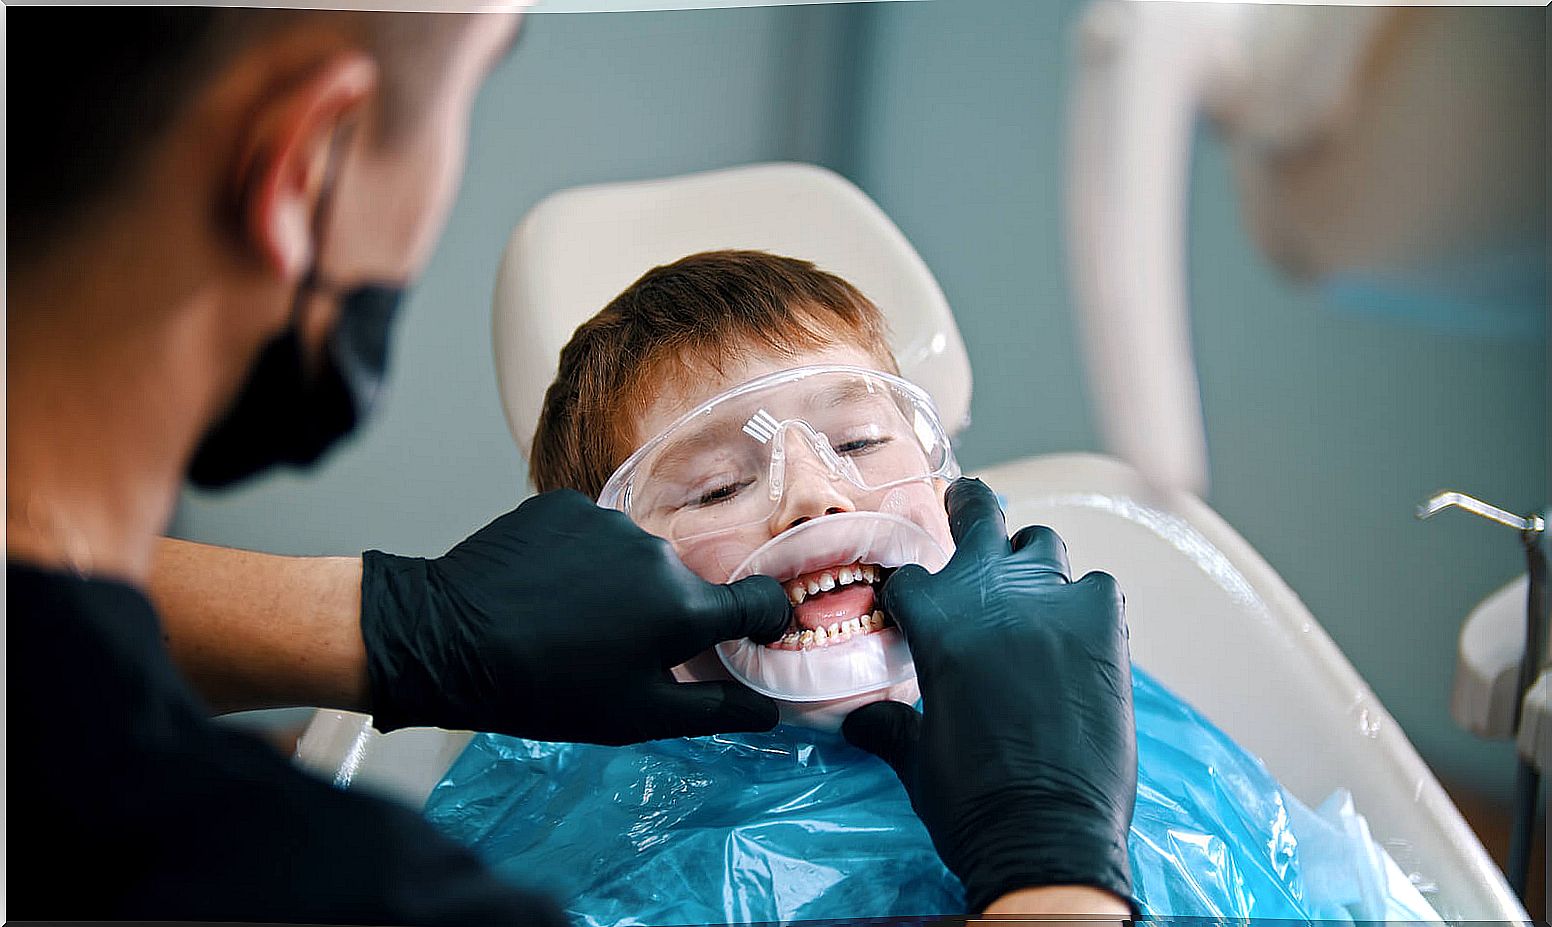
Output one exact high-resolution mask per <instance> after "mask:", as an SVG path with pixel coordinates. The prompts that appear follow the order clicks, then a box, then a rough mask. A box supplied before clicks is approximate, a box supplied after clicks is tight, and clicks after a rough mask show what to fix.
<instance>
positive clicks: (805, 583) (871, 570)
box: [784, 563, 878, 605]
mask: <svg viewBox="0 0 1552 927" xmlns="http://www.w3.org/2000/svg"><path fill="white" fill-rule="evenodd" d="M877 578H878V570H877V568H876V567H874V566H872V565H869V564H862V563H853V564H851V565H849V566H843V567H832V568H831V569H828V570H820V571H819V572H817V573H809V574H807V575H805V576H800V577H798V578H797V579H792V580H788V581H787V582H786V583H785V584H784V588H785V589H786V590H787V600H788V601H789V602H791V603H792V604H793V605H801V604H802V603H803V600H804V599H806V598H808V597H809V596H811V595H818V594H819V593H821V592H829V591H830V590H832V589H835V588H837V587H839V586H849V585H851V584H852V583H871V582H873V581H874V580H875V579H877Z"/></svg>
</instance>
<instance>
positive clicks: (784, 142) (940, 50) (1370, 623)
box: [175, 0, 1549, 793]
mask: <svg viewBox="0 0 1552 927" xmlns="http://www.w3.org/2000/svg"><path fill="white" fill-rule="evenodd" d="M1078 8H1079V4H1078V3H1076V2H1040V3H1031V2H1027V0H955V2H948V0H938V2H932V3H908V4H866V5H855V6H839V5H838V6H831V7H823V6H821V7H785V8H772V9H741V10H718V11H700V12H686V13H653V14H610V15H564V14H556V15H545V16H535V17H531V18H530V22H529V25H528V34H527V35H526V36H525V37H524V39H523V40H522V44H521V46H520V49H519V51H518V53H517V54H516V56H515V57H514V58H513V59H512V60H511V61H509V62H508V63H507V64H506V65H504V66H503V67H502V68H501V69H500V71H499V72H498V73H497V74H496V75H495V77H494V79H493V81H492V82H491V84H490V85H489V86H488V87H487V89H486V91H485V93H484V95H483V97H482V99H481V102H480V105H479V108H478V112H477V113H476V118H475V122H474V125H475V129H474V137H473V139H472V144H471V148H470V162H469V171H468V174H467V177H466V180H465V184H464V190H463V194H462V196H461V198H460V200H459V202H458V204H457V207H456V209H455V211H454V214H453V217H452V221H451V224H450V226H449V229H448V233H447V235H446V237H445V238H444V240H443V242H442V245H441V247H440V249H439V251H438V253H437V256H436V258H435V259H434V261H433V263H432V265H431V266H430V268H429V270H428V272H427V275H426V277H425V279H424V281H423V282H422V283H421V284H420V285H419V286H418V287H417V289H416V291H415V295H414V297H413V299H412V300H411V302H410V305H409V307H408V313H407V316H406V318H405V320H404V322H403V326H402V330H401V332H400V338H399V340H398V344H397V347H396V353H395V356H394V365H395V367H394V374H393V379H392V383H391V389H392V390H393V394H392V395H391V396H390V397H389V400H388V404H387V406H386V408H385V410H384V412H385V414H384V415H383V416H382V417H381V418H380V419H379V420H377V421H375V422H374V423H373V424H372V425H371V426H370V428H369V429H368V430H367V432H366V434H365V435H364V436H363V437H362V438H361V439H360V440H358V441H357V442H356V443H355V444H354V445H353V446H351V447H349V448H348V449H346V450H345V451H343V452H341V453H339V454H337V455H336V456H335V457H334V458H333V459H332V460H331V461H330V462H329V464H328V465H327V466H326V467H325V468H323V469H322V470H320V471H318V472H317V473H313V474H307V475H305V476H296V475H282V476H277V477H274V478H271V479H268V480H266V481H264V482H262V483H261V484H259V485H257V486H254V487H252V488H250V489H247V490H244V491H242V492H240V493H237V494H235V495H232V496H227V497H221V498H214V497H202V496H194V495H189V496H187V497H186V498H185V500H184V505H183V506H182V508H181V511H180V513H179V517H178V520H177V523H176V526H175V527H176V530H177V531H178V532H179V533H181V534H182V535H184V536H188V537H194V538H198V539H202V540H209V541H215V542H221V543H229V544H236V545H241V546H248V547H254V548H259V549H265V550H273V551H278V552H288V553H304V554H305V553H343V552H354V551H358V550H361V549H363V548H366V547H382V548H386V549H391V550H395V551H399V552H405V553H419V554H430V553H437V552H440V551H441V550H443V549H445V548H446V547H447V546H449V545H450V544H452V543H454V542H455V541H457V540H458V539H459V538H460V537H462V536H463V535H464V534H466V533H467V532H468V531H469V530H471V529H473V528H474V527H477V526H478V525H479V524H482V523H483V522H484V521H486V520H488V519H489V518H491V517H493V516H494V515H496V514H498V513H499V512H501V511H504V510H505V509H506V508H509V507H510V506H512V505H513V504H515V503H516V502H517V501H518V500H519V499H520V498H521V497H522V495H523V494H524V488H523V487H524V476H523V466H522V461H521V460H520V459H519V457H518V455H517V452H516V450H515V448H514V446H513V444H512V442H511V439H510V437H509V436H508V434H507V430H506V425H505V421H504V419H503V417H502V415H501V410H500V403H499V400H498V399H497V396H496V390H495V379H494V375H493V372H492V368H491V361H490V348H489V299H490V290H491V286H492V281H493V279H494V274H495V269H496V263H497V260H498V257H499V255H500V251H501V248H502V247H503V246H504V244H505V241H506V237H507V234H508V233H509V232H510V230H511V228H512V226H513V225H514V224H515V223H516V221H517V220H518V218H519V217H520V216H521V215H522V214H523V212H524V211H525V210H526V209H527V208H528V207H529V206H531V205H532V204H533V203H535V202H536V201H537V200H538V199H539V198H540V197H541V196H543V195H544V194H545V193H547V192H550V191H552V190H554V189H557V188H560V187H564V186H571V185H574V184H579V183H587V182H593V181H600V180H618V179H626V178H638V177H651V176H660V175H667V174H674V173H681V172H686V171H692V170H700V169H706V168H712V167H719V166H724V165H728V164H735V163H740V162H745V161H754V160H764V159H772V158H803V159H808V160H815V161H819V162H822V163H826V164H828V165H830V166H832V167H835V168H837V169H839V170H841V171H842V172H843V173H846V174H847V175H848V176H850V177H851V178H852V179H853V180H855V181H856V182H858V183H859V184H860V185H861V186H862V187H863V188H864V189H865V190H867V191H868V192H869V193H870V194H871V195H872V196H873V197H874V198H875V199H877V200H878V201H879V202H880V203H881V204H882V205H883V207H884V209H885V210H886V211H887V212H889V213H890V214H891V215H892V216H893V217H894V218H895V220H896V221H897V222H898V223H899V224H900V226H901V227H902V228H903V229H904V230H905V233H906V234H907V236H909V237H910V238H911V240H912V241H913V242H914V243H915V244H916V246H917V248H918V249H920V251H921V253H922V255H923V257H924V258H925V259H926V261H927V263H928V265H929V266H931V267H932V268H933V270H934V271H935V272H936V273H937V275H938V278H939V280H940V282H941V283H942V285H943V288H944V290H945V292H946V293H947V294H948V297H949V300H950V302H951V303H952V304H953V305H954V307H955V310H956V313H957V315H958V317H959V321H960V324H961V326H962V329H963V332H964V336H965V340H966V343H967V346H968V348H969V350H970V354H971V359H972V361H973V362H974V365H975V370H976V377H977V380H976V387H977V390H976V396H975V403H974V408H973V417H974V424H973V425H972V427H971V429H970V431H969V432H968V433H967V434H966V435H965V440H964V443H963V447H962V457H963V460H964V462H965V464H966V465H967V466H969V467H977V466H983V465H986V464H990V463H994V462H997V461H1001V460H1007V459H1010V458H1014V457H1019V456H1024V455H1029V454H1035V453H1042V452H1048V451H1061V450H1073V449H1098V444H1097V438H1096V430H1095V427H1094V424H1093V421H1092V419H1091V416H1090V414H1089V412H1088V407H1087V400H1086V397H1085V396H1084V391H1083V383H1082V374H1081V366H1080V359H1079V356H1078V352H1077V347H1076V343H1075V339H1074V332H1073V324H1072V320H1071V315H1070V306H1069V297H1068V292H1067V287H1066V281H1065V279H1064V275H1063V269H1062V255H1063V249H1062V244H1061V238H1060V234H1061V200H1060V192H1061V191H1060V178H1061V162H1060V160H1059V158H1060V151H1061V148H1060V146H1061V131H1062V127H1063V125H1064V107H1065V99H1066V90H1067V82H1066V74H1067V71H1068V66H1069V64H1070V61H1071V55H1070V51H1069V48H1068V45H1069V41H1068V40H1069V37H1070V29H1071V25H1072V21H1073V17H1074V14H1075V12H1076V10H1077V9H1078ZM1192 191H1193V192H1192V203H1191V216H1190V222H1191V225H1190V240H1191V282H1190V285H1191V297H1192V302H1193V308H1194V313H1195V325H1196V328H1195V340H1196V347H1197V352H1198V361H1199V366H1200V371H1201V379H1202V392H1203V402H1204V405H1205V411H1206V416H1207V423H1208V438H1209V441H1210V444H1211V449H1212V467H1213V474H1212V478H1213V485H1212V490H1211V496H1210V501H1211V502H1212V504H1213V505H1214V507H1215V508H1216V509H1217V510H1218V511H1219V512H1220V513H1221V514H1222V515H1223V516H1224V517H1225V518H1226V519H1227V520H1228V521H1229V523H1230V524H1232V525H1233V526H1234V527H1235V528H1237V529H1238V530H1239V531H1240V532H1241V533H1242V534H1244V535H1245V536H1246V537H1247V538H1248V539H1249V540H1250V541H1251V543H1253V544H1254V545H1256V546H1257V547H1258V548H1259V549H1260V550H1261V551H1262V553H1263V554H1264V555H1265V556H1266V557H1267V559H1268V560H1269V561H1270V562H1271V563H1272V565H1273V566H1274V567H1276V568H1277V569H1278V570H1279V571H1280V572H1281V573H1282V575H1283V576H1284V577H1285V578H1286V579H1287V580H1288V582H1289V583H1290V584H1291V585H1292V586H1293V588H1294V589H1295V590H1296V591H1297V592H1298V593H1299V594H1300V596H1302V597H1303V598H1304V600H1305V602H1306V603H1307V604H1308V605H1309V606H1310V608H1311V610H1312V611H1313V612H1314V613H1315V614H1316V615H1317V616H1318V617H1319V619H1320V620H1321V622H1322V624H1324V625H1325V626H1326V628H1327V629H1328V630H1329V631H1330V632H1331V634H1332V636H1333V637H1334V638H1336V640H1337V642H1338V643H1339V644H1340V645H1341V646H1342V647H1343V649H1344V650H1345V651H1346V652H1347V653H1348V655H1349V657H1350V659H1351V660H1352V661H1353V663H1354V664H1355V665H1356V666H1357V668H1358V669H1359V671H1360V672H1361V673H1363V675H1364V676H1365V677H1366V678H1367V679H1368V680H1369V682H1370V684H1371V685H1372V686H1373V687H1374V688H1375V689H1376V691H1377V692H1378V693H1379V695H1380V697H1381V699H1382V700H1383V701H1384V702H1385V704H1386V705H1387V706H1388V707H1389V708H1390V709H1391V711H1392V713H1394V714H1395V715H1396V717H1397V719H1398V720H1399V721H1400V722H1401V723H1402V725H1403V726H1404V727H1405V728H1406V730H1407V732H1408V734H1409V735H1410V736H1411V737H1412V739H1413V741H1414V742H1415V743H1416V744H1417V745H1418V747H1419V749H1420V750H1421V751H1422V752H1423V754H1424V756H1425V757H1426V758H1427V759H1428V760H1429V761H1430V762H1431V763H1432V764H1434V766H1435V768H1436V769H1437V770H1438V771H1439V772H1440V773H1441V774H1442V775H1445V776H1448V777H1450V778H1455V779H1462V780H1465V781H1468V782H1471V783H1472V784H1475V785H1476V786H1477V787H1479V788H1484V789H1488V790H1491V791H1496V792H1500V793H1502V792H1504V791H1506V790H1507V783H1508V777H1507V776H1508V769H1509V768H1510V762H1511V758H1510V753H1509V751H1508V749H1507V748H1506V747H1504V746H1502V745H1490V744H1483V743H1481V742H1479V741H1476V740H1474V739H1472V738H1471V737H1469V736H1468V735H1466V734H1464V733H1462V732H1460V731H1458V730H1456V729H1455V728H1454V726H1453V724H1452V723H1451V721H1450V719H1449V715H1448V708H1447V706H1448V694H1449V686H1450V680H1451V674H1452V671H1453V654H1454V644H1455V635H1456V633H1457V629H1458V626H1459V622H1460V619H1461V618H1462V617H1463V616H1464V615H1465V613H1466V611H1467V610H1468V609H1469V608H1470V607H1471V605H1472V604H1474V603H1475V602H1476V601H1477V600H1479V599H1480V598H1482V597H1483V596H1485V595H1486V594H1487V593H1489V592H1490V591H1492V590H1493V589H1495V588H1496V587H1497V586H1498V585H1500V584H1501V583H1503V582H1505V581H1507V580H1508V579H1509V578H1510V577H1511V576H1513V575H1514V574H1515V573H1516V572H1517V571H1518V561H1517V556H1518V549H1517V546H1516V544H1515V542H1514V540H1513V538H1512V537H1510V536H1508V535H1507V534H1506V533H1504V532H1501V531H1496V530H1494V529H1492V528H1490V527H1488V526H1486V525H1485V523H1477V522H1475V521H1473V520H1470V519H1468V518H1466V517H1464V516H1461V517H1445V518H1443V519H1442V520H1439V521H1436V522H1431V523H1429V524H1427V525H1426V526H1425V525H1420V524H1418V523H1417V522H1416V521H1415V520H1414V519H1413V518H1412V516H1411V512H1412V509H1413V506H1415V504H1416V503H1417V502H1418V501H1419V500H1420V499H1422V498H1423V497H1424V496H1426V495H1427V494H1428V493H1429V492H1431V491H1432V490H1434V489H1437V488H1439V487H1441V486H1446V485H1447V486H1453V487H1459V488H1463V489H1467V490H1468V491H1474V492H1476V493H1478V494H1480V495H1482V496H1484V497H1486V498H1489V499H1491V500H1494V501H1498V502H1500V503H1502V504H1507V505H1511V506H1514V507H1517V508H1520V509H1529V508H1531V507H1534V506H1537V505H1540V504H1543V503H1544V502H1545V501H1546V500H1547V498H1548V495H1549V487H1548V483H1547V476H1548V467H1547V383H1548V381H1547V354H1546V345H1545V344H1544V343H1541V342H1536V343H1524V342H1521V343H1518V344H1515V343H1509V344H1505V343H1501V342H1494V343H1488V342H1482V341H1473V340H1469V339H1463V338H1451V337H1446V336H1443V335H1438V334H1432V333H1429V332H1427V331H1424V330H1419V329H1415V328H1409V327H1406V326H1404V325H1402V324H1398V323H1387V322H1382V321H1377V320H1364V319H1361V318H1352V317H1349V316H1347V315H1343V314H1339V313H1336V312H1334V311H1332V307H1330V306H1328V305H1327V304H1325V302H1324V301H1323V300H1322V299H1321V298H1320V296H1319V295H1318V294H1315V293H1312V292H1308V291H1303V290H1300V289H1296V288H1294V287H1291V286H1289V285H1287V284H1285V283H1283V282H1282V281H1281V280H1280V279H1279V278H1278V277H1277V276H1276V275H1275V273H1274V272H1273V271H1272V270H1271V269H1270V268H1269V267H1268V266H1267V265H1266V263H1265V262H1264V260H1263V259H1262V258H1261V257H1260V256H1259V255H1258V253H1257V252H1256V251H1255V250H1254V249H1253V248H1252V246H1251V245H1250V243H1249V241H1248V240H1247V238H1246V235H1245V230H1244V228H1243V226H1242V225H1241V222H1240V218H1239V216H1238V213H1237V206H1236V203H1235V197H1234V194H1233V189H1232V184H1231V179H1230V177H1229V176H1228V171H1227V165H1226V158H1225V155H1224V153H1223V151H1222V150H1221V149H1220V148H1219V147H1218V146H1217V145H1216V144H1215V143H1214V142H1213V141H1212V140H1211V139H1210V138H1204V139H1202V142H1201V144H1199V145H1198V153H1197V157H1196V161H1195V164H1194V165H1193V187H1192ZM1440 421H1455V422H1456V424H1455V425H1454V426H1453V427H1451V428H1449V429H1445V428H1441V427H1439V426H1438V425H1437V423H1438V422H1440Z"/></svg>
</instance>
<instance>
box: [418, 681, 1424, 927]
mask: <svg viewBox="0 0 1552 927" xmlns="http://www.w3.org/2000/svg"><path fill="white" fill-rule="evenodd" d="M1133 679H1134V693H1135V705H1136V712H1137V739H1138V789H1137V809H1136V815H1135V818H1134V821H1133V825H1132V832H1131V842H1130V846H1131V860H1132V871H1133V879H1134V889H1135V893H1136V897H1137V901H1138V903H1139V904H1140V905H1141V906H1142V908H1143V910H1144V911H1145V912H1146V913H1148V914H1153V915H1171V916H1206V917H1232V918H1248V917H1256V918H1292V919H1299V920H1313V919H1328V920H1329V919H1337V920H1348V919H1352V918H1353V917H1355V916H1356V917H1358V918H1360V919H1383V918H1387V917H1388V918H1393V919H1394V918H1403V919H1407V920H1417V919H1433V918H1434V915H1433V913H1432V911H1431V910H1430V909H1429V908H1428V906H1427V904H1426V903H1425V902H1424V900H1423V899H1422V897H1421V896H1420V895H1419V894H1418V893H1417V892H1416V890H1415V889H1414V888H1413V887H1412V885H1411V883H1410V882H1409V881H1408V879H1407V877H1406V876H1405V875H1403V874H1402V873H1401V872H1400V870H1399V869H1397V868H1396V867H1395V864H1394V863H1392V862H1390V861H1389V857H1387V856H1385V855H1384V853H1383V852H1382V851H1380V850H1379V848H1378V847H1377V846H1376V845H1374V844H1373V842H1372V841H1371V840H1369V838H1368V835H1367V831H1366V830H1365V829H1364V828H1363V827H1362V819H1361V818H1359V817H1357V816H1356V814H1355V813H1354V811H1353V808H1352V805H1351V802H1350V801H1346V800H1345V796H1344V793H1338V794H1337V795H1336V796H1333V799H1332V800H1331V801H1328V802H1327V803H1326V805H1324V806H1322V808H1321V809H1320V810H1319V811H1312V810H1310V809H1308V808H1306V807H1304V806H1303V805H1301V804H1299V803H1298V801H1297V800H1296V799H1294V798H1293V797H1292V796H1291V795H1289V794H1287V793H1286V792H1284V791H1283V789H1282V788H1280V787H1279V786H1278V784H1277V782H1276V780H1274V779H1273V778H1272V776H1271V775H1270V774H1269V773H1268V772H1267V771H1266V769H1265V768H1264V767H1263V766H1262V765H1261V763H1260V762H1259V761H1258V760H1256V759H1255V758H1254V757H1252V756H1251V755H1249V754H1248V753H1246V752H1245V751H1244V750H1241V749H1240V748H1239V747H1238V746H1237V745H1235V744H1234V743H1233V741H1231V740H1230V739H1229V738H1228V737H1227V736H1225V735H1224V734H1223V733H1222V732H1221V731H1219V730H1218V729H1217V728H1215V727H1213V726H1212V725H1211V724H1210V723H1208V722H1207V720H1206V719H1204V718H1203V717H1201V716H1200V715H1198V714H1197V713H1196V712H1195V711H1194V710H1192V709H1191V708H1190V707H1189V706H1188V705H1186V704H1185V703H1184V702H1183V701H1181V700H1180V699H1178V698H1177V697H1175V696H1174V695H1173V694H1172V693H1170V692H1169V691H1168V690H1166V689H1165V688H1164V687H1162V686H1161V685H1159V684H1158V683H1157V682H1155V681H1154V680H1153V679H1152V678H1151V677H1149V676H1148V675H1147V674H1145V673H1143V672H1142V671H1140V670H1139V671H1134V673H1133ZM425 812H426V814H427V816H428V817H429V818H430V819H431V820H432V821H433V822H434V823H436V824H437V825H438V826H439V827H441V828H442V829H443V830H444V831H445V832H447V833H448V834H450V835H451V836H453V837H454V838H455V839H458V840H459V841H461V842H463V843H465V844H466V845H468V846H470V847H472V848H473V849H474V850H475V851H476V852H477V853H478V854H479V855H480V856H482V857H483V858H484V859H485V860H486V861H487V862H488V863H489V864H490V865H492V866H494V867H495V868H496V870H497V871H498V872H500V873H501V874H503V875H504V876H505V877H507V878H509V879H510V880H512V881H513V882H515V883H518V884H521V885H525V886H530V887H539V888H542V889H545V890H548V891H549V892H551V893H552V894H554V895H556V896H557V897H559V898H561V899H562V900H563V902H564V903H565V904H566V906H567V908H568V909H569V911H570V912H571V914H572V915H573V917H574V918H575V919H576V920H577V921H578V922H579V923H583V924H587V925H590V927H613V925H626V924H704V923H749V922H762V921H764V922H769V921H792V920H818V919H828V918H843V917H884V916H901V915H932V914H953V913H962V912H963V908H964V897H963V894H962V892H961V889H960V886H959V883H958V881H957V880H956V879H955V878H954V876H953V875H951V874H950V873H949V872H948V871H947V870H946V869H944V868H943V865H942V863H941V862H939V860H938V858H937V855H936V853H934V852H933V849H932V843H931V841H930V840H929V838H928V837H927V833H926V831H925V830H924V829H923V827H922V825H921V823H920V822H919V821H918V820H917V818H916V816H915V815H914V814H913V813H912V811H911V806H910V802H909V800H908V799H907V798H906V796H905V792H904V791H903V790H902V789H901V787H900V784H899V781H898V780H897V779H896V778H895V775H894V773H893V772H892V771H891V770H890V769H889V767H888V766H886V765H885V764H884V763H882V762H880V761H878V760H876V759H874V758H873V757H871V756H869V755H867V754H865V753H862V752H860V751H858V750H855V749H853V748H852V747H850V746H849V745H847V744H846V743H845V742H844V741H843V740H842V739H840V738H839V737H838V736H835V735H827V734H822V733H818V732H815V731H810V730H805V729H797V728H789V727H782V728H778V729H776V730H775V731H772V732H770V733H767V734H754V735H730V736H721V737H703V738H694V739H683V740H669V741H656V742H653V743H650V744H643V745H639V746H635V747H624V748H608V747H593V746H582V745H575V744H546V743H537V742H532V741H526V740H520V739H516V738H511V737H502V736H497V735H488V734H482V735H479V736H477V737H475V738H474V739H473V741H471V743H470V744H469V747H468V748H467V750H465V752H464V753H463V755H462V756H460V757H459V759H458V760H457V762H455V763H454V764H453V767H452V768H451V769H450V770H449V771H448V774H447V776H446V777H445V778H444V779H443V781H442V782H441V783H439V784H438V785H437V787H436V788H435V789H434V790H433V791H432V793H431V796H430V798H429V799H428V800H427V802H426V807H425ZM1313 851H1318V853H1319V856H1320V858H1318V859H1310V858H1306V857H1308V856H1309V854H1310V853H1311V852H1313Z"/></svg>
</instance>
